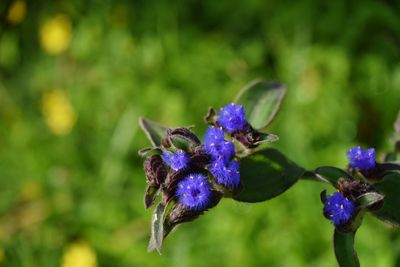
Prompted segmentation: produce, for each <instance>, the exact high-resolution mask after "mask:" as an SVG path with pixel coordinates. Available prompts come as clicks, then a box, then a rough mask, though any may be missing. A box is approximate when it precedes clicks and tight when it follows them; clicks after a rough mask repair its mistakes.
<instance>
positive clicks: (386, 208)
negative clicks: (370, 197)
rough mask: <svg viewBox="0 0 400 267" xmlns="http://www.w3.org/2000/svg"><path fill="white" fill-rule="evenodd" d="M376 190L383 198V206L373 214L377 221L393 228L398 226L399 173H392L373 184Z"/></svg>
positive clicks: (399, 215)
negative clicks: (388, 224)
mask: <svg viewBox="0 0 400 267" xmlns="http://www.w3.org/2000/svg"><path fill="white" fill-rule="evenodd" d="M374 187H375V188H376V190H377V191H378V192H379V193H381V194H382V195H384V196H385V199H384V201H383V206H382V207H381V208H380V209H379V210H378V211H375V212H374V215H375V216H377V217H378V218H379V219H381V220H383V221H385V222H388V223H390V224H392V225H394V226H397V227H399V226H400V172H398V171H396V172H392V173H389V174H387V175H386V176H385V177H383V180H382V181H381V182H379V183H376V184H374Z"/></svg>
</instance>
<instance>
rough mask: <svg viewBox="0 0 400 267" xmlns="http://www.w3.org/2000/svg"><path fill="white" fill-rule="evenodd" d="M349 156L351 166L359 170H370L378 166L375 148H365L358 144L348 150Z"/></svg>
mask: <svg viewBox="0 0 400 267" xmlns="http://www.w3.org/2000/svg"><path fill="white" fill-rule="evenodd" d="M347 157H348V159H349V162H350V163H349V166H350V167H351V168H353V169H356V170H359V171H370V170H373V169H374V168H375V166H376V159H375V149H374V148H369V149H366V150H363V149H362V148H361V147H360V146H356V147H354V148H352V149H349V151H347Z"/></svg>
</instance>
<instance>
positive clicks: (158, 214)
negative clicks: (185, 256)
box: [147, 203, 167, 253]
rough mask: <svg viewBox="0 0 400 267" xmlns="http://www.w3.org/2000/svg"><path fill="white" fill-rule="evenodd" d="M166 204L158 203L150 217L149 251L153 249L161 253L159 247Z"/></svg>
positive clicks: (160, 245) (161, 240)
mask: <svg viewBox="0 0 400 267" xmlns="http://www.w3.org/2000/svg"><path fill="white" fill-rule="evenodd" d="M166 208H167V206H166V205H164V204H163V203H159V204H158V205H157V207H156V209H155V211H154V213H153V216H152V219H151V237H150V241H149V246H148V247H147V251H148V252H151V251H153V250H154V249H155V250H157V251H158V253H161V248H162V244H163V240H164V214H165V211H166Z"/></svg>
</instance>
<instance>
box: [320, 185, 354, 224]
mask: <svg viewBox="0 0 400 267" xmlns="http://www.w3.org/2000/svg"><path fill="white" fill-rule="evenodd" d="M355 209H356V206H355V204H354V203H353V202H351V201H350V200H348V199H347V198H345V197H344V196H343V195H342V194H340V193H339V192H335V193H333V194H332V195H330V196H328V197H327V198H326V201H325V205H324V216H325V217H326V218H327V219H329V220H330V221H331V222H332V223H333V224H334V225H335V226H341V225H345V224H346V223H348V222H349V221H350V220H351V218H352V217H353V214H354V211H355Z"/></svg>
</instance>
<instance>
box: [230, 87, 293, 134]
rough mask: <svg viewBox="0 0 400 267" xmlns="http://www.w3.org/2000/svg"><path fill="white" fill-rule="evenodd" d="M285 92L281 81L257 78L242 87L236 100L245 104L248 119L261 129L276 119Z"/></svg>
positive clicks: (256, 127)
mask: <svg viewBox="0 0 400 267" xmlns="http://www.w3.org/2000/svg"><path fill="white" fill-rule="evenodd" d="M285 93H286V87H285V86H284V85H282V84H280V83H277V82H266V81H262V80H256V81H253V82H252V83H250V84H249V85H247V86H246V87H245V88H244V89H242V90H241V91H240V92H239V94H238V95H237V96H236V98H235V100H234V102H235V103H238V104H241V105H243V107H244V110H245V111H246V118H247V121H248V122H249V123H250V124H251V125H252V126H253V127H254V128H255V129H257V130H261V129H264V128H265V127H267V126H268V125H269V124H270V123H271V122H272V120H273V119H274V117H275V115H276V113H277V112H278V110H279V107H280V105H281V102H282V99H283V97H284V96H285Z"/></svg>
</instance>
